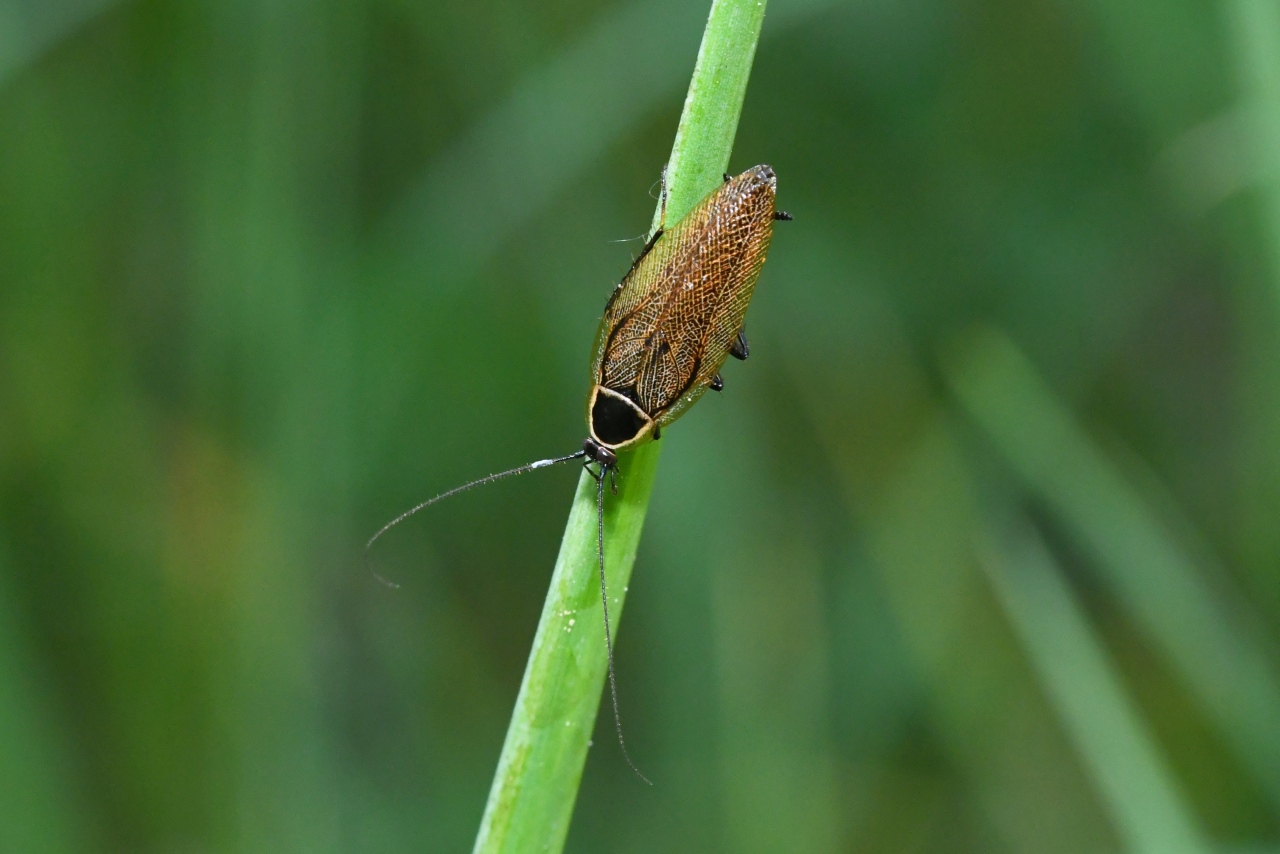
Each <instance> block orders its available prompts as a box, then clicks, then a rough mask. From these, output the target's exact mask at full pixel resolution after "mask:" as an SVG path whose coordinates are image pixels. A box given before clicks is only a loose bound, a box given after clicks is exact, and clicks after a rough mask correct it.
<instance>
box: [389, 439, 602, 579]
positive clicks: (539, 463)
mask: <svg viewBox="0 0 1280 854" xmlns="http://www.w3.org/2000/svg"><path fill="white" fill-rule="evenodd" d="M586 455H587V452H586V451H576V452H574V453H572V454H569V455H568V456H566V457H555V458H554V459H550V460H535V461H534V462H531V463H529V464H528V465H523V466H519V467H518V468H513V469H508V470H507V471H500V472H498V473H497V474H490V475H486V476H484V477H482V478H480V479H479V480H473V481H471V482H470V483H464V484H463V485H462V486H455V487H454V488H453V489H451V490H449V491H448V492H442V493H440V494H439V495H437V496H436V497H435V498H428V499H427V500H426V501H424V502H422V503H421V504H418V505H416V506H414V507H410V508H409V509H408V510H406V511H404V512H403V513H401V514H400V515H399V516H397V517H396V518H394V519H392V520H391V521H390V522H388V523H387V524H385V525H383V526H382V527H381V528H379V529H378V533H376V534H374V535H373V536H372V537H370V538H369V542H367V543H365V544H364V557H365V560H366V561H368V559H369V549H371V548H373V544H374V543H376V542H377V541H378V538H379V537H381V536H382V535H383V534H385V533H386V532H387V531H390V530H391V529H392V528H394V527H395V526H396V525H399V524H400V523H401V522H403V521H404V520H405V519H408V518H409V517H410V516H412V515H413V514H414V513H417V512H418V511H419V510H425V509H426V508H428V507H430V506H431V505H432V504H435V503H436V502H437V501H444V500H445V499H446V498H449V497H450V496H453V495H457V494H458V493H459V492H466V491H467V490H468V489H475V488H476V487H477V486H484V485H485V484H486V483H493V482H494V481H495V480H502V479H503V478H504V477H513V476H515V475H518V474H524V473H525V472H531V471H533V470H534V469H544V468H546V467H547V466H554V465H559V464H560V463H567V462H569V460H580V459H582V458H583V457H585V456H586ZM375 575H376V573H375ZM382 580H383V581H384V583H389V582H386V579H382ZM394 586H399V585H394Z"/></svg>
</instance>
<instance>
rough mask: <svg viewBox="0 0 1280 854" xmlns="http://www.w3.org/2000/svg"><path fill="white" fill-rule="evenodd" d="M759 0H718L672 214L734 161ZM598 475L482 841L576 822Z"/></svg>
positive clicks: (618, 561) (565, 561) (540, 844)
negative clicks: (732, 154)
mask: <svg viewBox="0 0 1280 854" xmlns="http://www.w3.org/2000/svg"><path fill="white" fill-rule="evenodd" d="M764 8H765V4H764V3H763V2H759V1H758V0H715V2H714V3H713V4H712V8H711V15H710V18H709V19H708V21H707V27H706V30H705V32H704V34H703V39H702V47H701V49H700V50H699V52H698V63H697V66H696V67H695V69H694V72H693V80H692V81H691V83H690V85H689V95H688V97H687V99H686V100H685V105H684V112H683V114H682V116H681V118H680V126H679V130H678V131H677V134H676V141H675V145H674V147H673V150H672V153H671V161H670V163H669V165H668V170H667V192H668V199H667V216H668V219H669V220H670V221H676V220H678V219H679V218H680V217H682V216H683V215H684V214H685V213H686V212H687V211H688V210H689V209H690V208H691V207H693V205H694V204H695V203H696V202H697V201H698V200H699V199H701V198H702V197H703V196H704V195H706V194H707V193H708V192H710V191H711V190H712V189H714V188H715V187H716V186H717V185H718V184H719V183H720V175H721V173H723V172H724V171H725V169H726V168H727V166H728V164H729V155H730V153H731V151H732V149H733V138H734V135H735V133H736V132H737V127H738V117H739V115H740V114H741V112H742V101H743V98H744V97H745V95H746V89H747V79H748V77H749V76H750V72H751V62H752V59H753V58H754V56H755V46H756V42H757V40H758V39H759V36H760V27H761V24H762V23H763V20H764ZM659 449H660V446H659V445H658V444H656V443H651V444H649V445H646V446H644V447H642V448H640V449H638V450H637V451H635V452H634V453H632V454H628V455H623V456H622V458H621V460H620V466H619V468H620V471H621V474H622V477H621V478H620V480H619V492H618V496H617V498H616V499H614V500H611V501H610V502H608V504H607V506H606V512H605V526H606V531H607V538H606V543H607V549H606V564H607V567H608V580H609V599H610V602H609V607H610V615H611V617H612V618H613V621H614V622H613V625H614V626H615V627H616V626H617V625H618V622H619V620H620V618H621V616H622V605H623V600H624V597H625V593H626V587H627V580H628V579H629V577H630V575H631V567H632V564H633V563H634V561H635V554H636V548H637V546H638V544H639V541H640V531H641V528H642V527H643V525H644V516H645V511H646V510H647V509H648V505H649V495H650V492H651V490H652V487H653V479H654V474H655V472H656V470H657V464H658V456H659ZM595 539H596V531H595V482H594V481H593V480H591V479H590V478H589V477H587V476H586V474H585V473H584V474H583V476H582V477H581V478H580V479H579V481H578V490H577V493H576V494H575V496H574V500H573V506H572V509H571V510H570V513H569V522H568V525H567V526H566V528H565V534H564V540H563V541H562V543H561V546H560V556H559V558H558V559H557V561H556V568H555V572H554V574H553V575H552V579H551V589H550V590H549V591H548V593H547V599H546V602H545V604H544V605H543V610H542V618H541V620H540V621H539V624H538V631H537V634H536V635H535V637H534V641H533V649H532V651H531V653H530V656H529V662H528V665H527V666H526V668H525V674H524V680H523V682H522V683H521V685H520V694H519V696H518V697H517V699H516V707H515V710H514V712H513V713H512V716H511V724H510V726H509V728H508V730H507V738H506V742H505V743H504V744H503V747H502V756H501V758H500V759H499V760H498V770H497V773H496V775H495V776H494V781H493V787H492V789H491V790H490V792H489V801H488V804H487V805H486V806H485V812H484V818H483V819H482V820H481V824H480V832H479V835H478V836H477V838H476V845H475V851H476V852H517V851H532V850H537V851H552V852H554V851H559V850H561V848H562V847H563V846H564V840H565V837H566V835H567V834H568V830H569V820H570V818H571V816H572V814H573V805H574V802H575V800H576V798H577V793H578V785H579V783H580V781H581V779H582V769H583V766H584V764H585V763H586V756H587V747H588V740H589V739H590V736H591V730H592V727H593V725H594V723H595V716H596V711H597V709H598V708H599V703H600V693H601V690H602V689H603V687H604V678H605V672H606V664H607V662H606V656H605V647H604V627H603V619H602V616H601V612H600V607H599V596H598V592H597V591H598V590H599V587H598V578H597V574H596V573H597V567H596V553H595V549H596V543H595Z"/></svg>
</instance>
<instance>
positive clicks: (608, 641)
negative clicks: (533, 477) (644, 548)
mask: <svg viewBox="0 0 1280 854" xmlns="http://www.w3.org/2000/svg"><path fill="white" fill-rule="evenodd" d="M606 468H608V469H609V470H610V473H612V468H613V467H612V466H608V467H606ZM604 475H605V468H602V469H601V470H600V474H599V476H595V475H594V473H593V476H595V477H596V555H597V556H598V557H599V558H600V605H601V608H602V610H603V612H604V648H605V652H606V653H607V654H608V656H609V695H610V697H611V698H612V699H613V725H614V728H615V729H616V730H617V731H618V746H619V747H621V748H622V757H623V758H624V759H626V760H627V764H628V765H630V766H631V770H632V771H634V772H636V776H637V777H639V778H640V779H641V780H644V781H645V782H646V783H648V784H649V785H650V786H652V785H653V783H652V782H651V781H650V780H649V778H648V777H646V776H645V775H643V774H641V773H640V769H639V768H637V767H636V763H635V762H632V761H631V754H630V753H628V752H627V742H626V741H625V740H624V739H623V738H622V716H621V715H620V714H619V713H618V680H617V679H616V678H615V677H614V675H613V633H612V631H611V630H610V628H609V589H608V586H607V585H606V583H605V579H604ZM615 491H616V490H615Z"/></svg>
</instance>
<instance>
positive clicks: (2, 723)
mask: <svg viewBox="0 0 1280 854" xmlns="http://www.w3.org/2000/svg"><path fill="white" fill-rule="evenodd" d="M0 545H2V543H0ZM7 564H8V561H7V560H6V559H5V554H4V553H3V550H0V582H7V581H8V580H9V578H10V577H11V575H10V571H9V567H8V565H7ZM15 623H16V615H15V614H14V613H13V599H12V596H10V591H9V590H8V589H7V584H0V733H3V734H4V737H3V738H0V851H40V852H46V854H57V852H60V851H67V852H70V851H83V850H85V849H84V846H83V843H84V841H85V840H84V839H83V838H81V833H80V830H81V818H82V817H81V816H80V815H78V814H77V811H76V809H75V804H74V803H73V800H72V798H71V797H70V790H69V787H68V782H69V781H68V780H67V776H68V775H67V774H66V773H65V772H66V770H67V769H66V767H65V764H64V760H65V758H66V757H65V756H64V755H62V753H61V751H59V750H58V749H57V741H56V739H57V733H55V732H54V731H53V729H54V728H53V721H52V720H51V719H50V717H49V716H48V715H47V714H46V710H45V709H44V706H45V703H43V702H42V701H41V697H40V692H39V690H38V689H37V687H36V685H35V684H33V682H34V680H33V679H32V674H31V672H30V667H29V663H28V661H27V660H26V656H25V655H24V654H23V653H24V652H25V650H24V644H23V642H22V640H23V639H22V633H21V632H20V631H19V630H18V627H17V626H16V625H15Z"/></svg>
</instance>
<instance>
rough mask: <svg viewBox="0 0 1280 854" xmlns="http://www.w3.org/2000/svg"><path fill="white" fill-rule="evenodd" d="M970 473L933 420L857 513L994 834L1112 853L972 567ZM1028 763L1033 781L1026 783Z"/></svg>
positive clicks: (937, 712)
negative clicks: (874, 497) (875, 495)
mask: <svg viewBox="0 0 1280 854" xmlns="http://www.w3.org/2000/svg"><path fill="white" fill-rule="evenodd" d="M840 474H841V476H842V477H843V478H845V479H846V480H847V481H849V480H851V479H852V477H853V473H852V472H848V471H845V470H843V469H842V470H841V471H840ZM970 480H971V476H970V473H969V470H968V466H967V464H966V461H965V459H964V456H963V453H962V451H961V448H960V446H959V443H958V442H957V441H956V439H955V437H954V435H953V429H952V426H951V425H950V424H948V423H947V421H946V419H945V418H936V419H934V422H933V424H932V425H927V426H925V427H924V429H923V430H922V431H921V435H919V437H918V439H917V441H916V442H915V443H914V444H913V445H912V446H911V447H910V448H908V449H905V453H904V454H903V455H902V457H901V458H900V459H899V460H898V461H897V465H896V466H895V467H894V470H893V471H892V472H891V473H889V476H888V477H886V479H885V481H884V482H883V488H882V490H881V491H880V493H879V497H878V499H877V500H875V501H873V502H870V504H869V505H868V506H869V508H870V509H869V511H868V512H867V514H866V515H865V517H864V518H862V519H860V520H859V522H860V527H861V528H863V530H864V531H865V533H866V536H867V541H868V542H867V550H868V554H869V556H870V557H871V559H872V560H873V562H874V563H875V565H876V566H877V570H878V572H879V576H880V580H881V584H882V585H883V586H884V589H885V591H886V594H887V598H888V599H889V601H890V603H891V604H892V606H893V609H894V613H895V616H896V617H897V619H898V621H899V623H900V625H901V626H902V635H903V640H904V642H905V644H906V646H907V648H908V650H909V652H910V654H911V656H912V659H913V661H914V664H915V666H916V667H917V669H918V672H919V675H920V678H921V681H922V682H923V683H924V684H925V685H926V686H927V688H928V690H929V694H930V700H931V705H932V708H931V713H932V714H931V716H932V717H933V719H934V720H935V721H936V725H937V729H938V731H939V734H940V736H941V738H942V741H943V743H944V745H945V746H946V748H947V750H948V752H949V753H951V754H952V756H954V758H955V760H956V761H957V764H958V765H959V767H960V768H961V769H962V771H963V772H964V774H965V777H966V778H967V779H966V786H967V787H968V788H970V789H971V790H972V793H973V794H972V796H973V799H974V801H975V802H976V803H977V804H978V805H980V807H981V813H980V814H981V817H982V819H984V820H985V822H986V823H987V824H988V825H989V827H990V829H991V831H992V832H993V833H994V834H995V835H996V836H997V837H998V838H999V839H1001V840H1002V842H1003V843H1004V845H1005V846H1006V847H1007V850H1009V851H1026V852H1036V854H1049V852H1075V851H1089V850H1105V849H1106V848H1108V847H1110V846H1109V843H1110V842H1111V839H1109V834H1108V830H1109V829H1108V828H1106V827H1105V826H1104V821H1103V817H1102V816H1099V815H1098V814H1097V811H1096V808H1095V806H1094V803H1093V799H1092V797H1091V796H1090V795H1089V793H1088V783H1087V781H1086V780H1085V779H1084V776H1083V775H1082V774H1081V772H1080V771H1079V769H1078V768H1077V767H1076V763H1075V762H1074V761H1073V757H1072V751H1071V749H1070V746H1069V745H1068V744H1067V743H1066V740H1065V739H1063V738H1062V737H1061V734H1060V731H1059V727H1058V724H1057V722H1056V721H1055V720H1054V716H1053V714H1052V710H1051V709H1050V708H1049V707H1048V704H1047V703H1046V702H1045V700H1044V699H1043V697H1042V695H1041V692H1040V690H1039V688H1038V686H1037V685H1036V684H1035V681H1034V677H1033V674H1032V673H1031V672H1030V671H1029V670H1028V668H1027V666H1026V664H1025V662H1024V661H1023V656H1022V655H1021V654H1020V653H1019V651H1018V646H1017V642H1016V638H1015V637H1014V636H1013V635H1012V633H1011V632H1010V630H1009V628H1008V627H1007V626H1006V625H1005V622H1004V620H1002V619H1001V613H1000V610H999V606H998V605H997V603H996V602H995V600H994V597H993V596H992V595H991V592H990V587H989V584H988V583H987V581H986V579H985V578H984V577H983V575H982V572H981V570H980V569H979V568H978V566H977V565H976V564H977V560H978V557H977V555H976V554H975V552H974V546H975V542H976V540H977V532H978V531H979V530H980V527H981V521H980V515H979V513H978V510H977V508H976V506H975V505H974V501H973V496H972V486H971V483H970ZM851 503H852V504H855V505H856V504H860V503H861V502H857V501H853V502H851ZM1028 767H1033V768H1035V769H1036V771H1035V773H1036V775H1037V776H1036V786H1035V787H1027V786H1026V785H1024V784H1023V781H1024V780H1025V775H1026V773H1027V768H1028ZM945 847H946V846H945V843H944V844H943V848H945Z"/></svg>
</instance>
